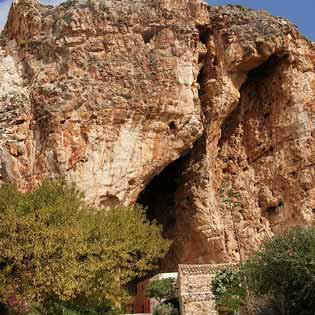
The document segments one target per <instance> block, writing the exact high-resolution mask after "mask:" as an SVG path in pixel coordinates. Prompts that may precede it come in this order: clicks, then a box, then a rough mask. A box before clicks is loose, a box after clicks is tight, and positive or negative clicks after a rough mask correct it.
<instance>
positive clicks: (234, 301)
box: [212, 269, 245, 314]
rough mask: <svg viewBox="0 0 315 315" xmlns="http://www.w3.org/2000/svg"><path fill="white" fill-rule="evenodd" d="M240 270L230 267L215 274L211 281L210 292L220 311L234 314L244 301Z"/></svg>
mask: <svg viewBox="0 0 315 315" xmlns="http://www.w3.org/2000/svg"><path fill="white" fill-rule="evenodd" d="M241 279H242V276H241V272H240V271H232V270H230V269H226V270H223V271H221V272H219V273H217V274H216V276H215V278H214V279H213V281H212V292H213V295H214V297H215V299H216V304H217V307H218V309H219V311H220V312H221V313H224V314H235V313H237V312H238V311H239V310H240V308H241V307H242V306H243V305H244V303H245V289H244V287H243V285H242V281H241Z"/></svg>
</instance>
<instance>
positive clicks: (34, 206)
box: [0, 181, 169, 314]
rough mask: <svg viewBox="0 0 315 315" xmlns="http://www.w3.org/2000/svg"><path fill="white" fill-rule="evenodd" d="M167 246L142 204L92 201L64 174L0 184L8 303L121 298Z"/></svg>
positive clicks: (1, 275) (0, 241)
mask: <svg viewBox="0 0 315 315" xmlns="http://www.w3.org/2000/svg"><path fill="white" fill-rule="evenodd" d="M168 246H169V242H168V241H167V240H164V239H163V238H162V236H161V229H160V227H159V226H157V225H156V224H155V223H150V222H148V220H147V219H146V216H145V213H144V211H143V209H142V208H141V207H139V206H136V207H134V208H130V207H116V208H113V209H110V210H105V209H95V208H91V207H89V206H88V205H86V204H85V202H84V200H83V195H82V194H81V193H80V192H79V191H78V190H77V188H76V187H74V186H69V185H66V184H65V183H64V182H48V181H46V182H44V183H43V184H42V185H41V186H39V187H37V189H35V191H33V192H28V193H20V192H18V191H17V190H16V189H15V188H14V187H13V186H10V185H4V186H2V187H1V188H0V248H1V252H0V301H1V302H2V303H4V304H7V305H8V304H10V305H11V304H12V305H11V306H12V308H14V307H17V306H19V307H20V306H21V305H24V307H26V308H28V307H29V306H30V305H35V304H37V305H40V308H41V309H42V311H44V312H46V313H49V310H50V309H51V308H52V307H53V306H54V305H56V304H58V305H61V306H62V305H65V303H66V304H67V305H68V306H69V305H70V306H71V305H76V304H82V305H83V306H86V307H88V306H89V305H91V304H92V305H100V304H102V303H103V304H104V303H105V302H106V301H111V303H112V304H113V305H117V306H118V305H121V303H123V302H124V301H125V300H126V299H127V294H126V292H125V291H124V288H125V287H126V285H127V283H129V282H130V281H131V280H132V279H134V278H136V277H143V276H144V275H145V274H146V273H147V272H148V271H151V270H153V269H155V268H156V267H157V265H158V261H159V259H160V258H162V257H163V256H164V254H165V253H166V251H167V249H168ZM105 304H106V307H108V303H107V302H106V303H105ZM61 306H60V307H61ZM58 307H59V306H58ZM102 314H104V313H102Z"/></svg>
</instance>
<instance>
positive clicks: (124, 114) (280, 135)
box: [0, 0, 315, 269]
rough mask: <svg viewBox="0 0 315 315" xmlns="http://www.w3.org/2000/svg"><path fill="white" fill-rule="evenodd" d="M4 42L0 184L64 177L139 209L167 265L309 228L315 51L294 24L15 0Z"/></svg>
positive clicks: (123, 0) (231, 14)
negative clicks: (158, 237)
mask: <svg viewBox="0 0 315 315" xmlns="http://www.w3.org/2000/svg"><path fill="white" fill-rule="evenodd" d="M0 46H1V47H0V160H1V168H0V176H1V177H0V183H4V182H13V183H15V184H17V185H18V187H19V188H20V189H21V190H29V189H32V187H34V185H36V184H37V183H39V182H40V181H42V180H43V179H44V178H46V177H48V178H56V177H60V176H62V177H65V178H66V179H67V180H69V181H73V182H76V183H77V184H78V186H79V187H80V188H81V189H82V190H83V191H84V192H85V194H86V198H87V200H88V201H89V202H91V203H101V204H103V205H104V206H109V205H115V204H119V203H123V204H132V203H134V202H136V201H138V202H141V203H142V204H144V205H146V206H147V207H148V211H149V215H150V216H151V217H152V218H156V219H157V220H158V221H159V222H161V223H163V225H164V226H165V230H166V234H167V236H169V237H172V238H173V239H174V243H173V247H172V249H171V251H170V253H169V256H168V257H167V259H166V262H165V265H166V268H168V269H172V268H174V265H175V264H176V263H178V262H181V263H204V262H207V263H209V262H222V261H237V260H238V259H239V256H240V254H239V248H238V247H239V246H238V245H237V239H238V240H239V242H240V244H241V250H242V252H243V255H246V253H248V252H249V251H250V250H252V249H253V248H255V247H257V246H258V244H259V243H261V241H262V240H263V239H264V238H265V237H268V236H270V235H272V234H273V233H278V232H281V231H282V230H284V229H286V228H287V227H288V226H291V225H296V224H313V223H314V217H315V185H314V184H315V173H314V166H315V152H314V151H315V132H314V127H315V71H314V66H315V52H314V46H313V45H312V44H311V43H310V42H308V41H307V40H306V39H305V38H303V37H302V36H301V35H300V34H299V33H298V32H297V30H296V28H295V27H294V26H293V25H292V24H290V23H289V22H288V21H286V20H284V19H281V18H275V17H272V16H271V15H269V14H267V13H265V12H256V11H252V10H248V9H244V8H242V7H238V6H226V7H210V6H207V5H206V4H204V3H201V2H199V1H197V0H155V1H145V0H140V1H129V0H128V1H127V0H119V1H118V0H106V1H105V0H104V1H96V0H95V1H94V0H92V1H70V2H66V3H64V4H61V5H60V6H57V7H51V6H43V5H41V4H39V3H37V2H35V1H30V0H19V1H18V2H16V3H15V4H14V5H13V6H12V8H11V11H10V15H9V18H8V22H7V25H6V27H5V29H4V31H3V33H2V37H1V40H0ZM141 192H142V193H141ZM233 222H234V223H233Z"/></svg>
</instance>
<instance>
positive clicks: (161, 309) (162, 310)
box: [153, 304, 178, 315]
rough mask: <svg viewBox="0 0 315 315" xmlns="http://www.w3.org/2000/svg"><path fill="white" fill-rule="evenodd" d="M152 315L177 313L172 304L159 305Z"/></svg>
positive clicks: (173, 314) (174, 314)
mask: <svg viewBox="0 0 315 315" xmlns="http://www.w3.org/2000/svg"><path fill="white" fill-rule="evenodd" d="M153 315H178V311H177V309H176V308H175V307H174V306H173V305H172V304H161V305H157V306H156V307H155V308H154V310H153Z"/></svg>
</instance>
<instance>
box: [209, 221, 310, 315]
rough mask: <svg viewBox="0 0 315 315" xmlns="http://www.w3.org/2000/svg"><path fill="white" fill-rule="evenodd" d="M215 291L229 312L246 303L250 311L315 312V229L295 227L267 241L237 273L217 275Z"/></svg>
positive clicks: (276, 314)
mask: <svg viewBox="0 0 315 315" xmlns="http://www.w3.org/2000/svg"><path fill="white" fill-rule="evenodd" d="M222 278H224V279H222ZM242 279H246V285H247V287H248V289H249V292H250V295H249V296H246V295H245V290H243V289H242V287H244V283H243V281H241V280H242ZM213 290H214V294H215V295H216V298H217V300H218V301H219V304H220V305H222V304H223V306H224V310H225V313H228V314H233V313H235V312H237V311H239V310H241V308H242V306H244V307H246V308H247V313H248V312H249V313H251V314H274V315H296V314H299V315H314V314H315V299H314V296H315V229H314V228H313V227H303V228H302V227H299V228H294V229H292V230H290V231H288V232H287V233H285V234H283V235H280V236H276V237H274V238H272V239H270V240H268V241H266V242H265V243H264V244H263V246H262V247H261V249H260V250H259V251H257V252H256V253H254V254H253V255H252V256H251V257H250V258H249V259H248V261H247V262H246V263H245V264H244V266H243V267H242V268H241V270H240V272H239V274H238V275H237V274H234V275H233V276H231V275H229V274H228V273H225V274H223V273H220V274H218V275H217V276H216V278H215V279H214V282H213ZM233 301H236V302H237V303H236V304H235V303H232V302H233Z"/></svg>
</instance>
